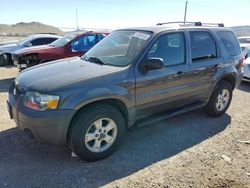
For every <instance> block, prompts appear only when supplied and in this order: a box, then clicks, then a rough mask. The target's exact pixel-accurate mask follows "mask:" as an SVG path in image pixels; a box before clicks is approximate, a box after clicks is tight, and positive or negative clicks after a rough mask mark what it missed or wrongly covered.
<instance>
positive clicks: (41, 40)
mask: <svg viewBox="0 0 250 188" xmlns="http://www.w3.org/2000/svg"><path fill="white" fill-rule="evenodd" d="M44 42H45V39H44V38H39V39H34V40H33V41H30V43H31V44H32V46H38V45H44V44H45V43H44Z"/></svg>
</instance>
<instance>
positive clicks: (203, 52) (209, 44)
mask: <svg viewBox="0 0 250 188" xmlns="http://www.w3.org/2000/svg"><path fill="white" fill-rule="evenodd" d="M189 35H190V40H191V51H192V60H193V62H196V61H199V60H209V59H211V58H216V57H217V50H216V44H215V41H214V39H213V37H212V36H211V34H210V33H209V32H207V31H191V32H189Z"/></svg>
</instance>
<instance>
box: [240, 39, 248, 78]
mask: <svg viewBox="0 0 250 188" xmlns="http://www.w3.org/2000/svg"><path fill="white" fill-rule="evenodd" d="M240 46H241V50H242V53H243V56H244V58H245V60H244V76H243V78H242V80H243V81H246V82H250V43H249V44H248V43H244V44H240Z"/></svg>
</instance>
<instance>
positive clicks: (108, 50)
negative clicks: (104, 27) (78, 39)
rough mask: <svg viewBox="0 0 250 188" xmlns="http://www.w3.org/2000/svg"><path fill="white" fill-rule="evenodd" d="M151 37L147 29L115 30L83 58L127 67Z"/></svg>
mask: <svg viewBox="0 0 250 188" xmlns="http://www.w3.org/2000/svg"><path fill="white" fill-rule="evenodd" d="M150 37H151V33H150V32H146V31H114V32H112V33H111V34H109V35H108V36H107V37H105V38H104V39H103V40H102V41H101V42H99V43H98V44H97V45H96V46H94V47H93V48H92V49H91V50H90V51H88V52H87V53H86V54H85V55H84V56H83V57H82V58H83V59H85V60H89V61H91V59H92V60H93V59H94V60H95V62H96V60H98V61H99V62H102V64H108V65H112V66H119V67H125V66H127V65H129V64H130V63H131V62H132V61H133V60H134V59H135V57H136V55H137V54H138V53H139V52H140V51H141V50H142V48H143V47H144V46H145V44H146V43H147V41H148V40H149V38H150Z"/></svg>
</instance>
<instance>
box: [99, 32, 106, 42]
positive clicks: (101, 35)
mask: <svg viewBox="0 0 250 188" xmlns="http://www.w3.org/2000/svg"><path fill="white" fill-rule="evenodd" d="M106 36H107V35H106V34H103V33H102V34H98V35H97V37H98V42H99V41H101V40H102V39H104V38H105V37H106Z"/></svg>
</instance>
